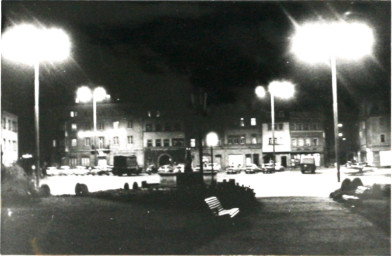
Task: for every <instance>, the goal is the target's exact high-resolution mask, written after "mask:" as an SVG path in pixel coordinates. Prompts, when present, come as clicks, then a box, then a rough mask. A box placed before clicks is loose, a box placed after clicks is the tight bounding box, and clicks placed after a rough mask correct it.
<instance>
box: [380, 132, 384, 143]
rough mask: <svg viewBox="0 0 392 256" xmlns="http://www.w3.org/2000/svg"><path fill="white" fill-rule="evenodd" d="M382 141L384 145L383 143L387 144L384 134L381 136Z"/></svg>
mask: <svg viewBox="0 0 392 256" xmlns="http://www.w3.org/2000/svg"><path fill="white" fill-rule="evenodd" d="M380 141H381V142H382V143H383V142H385V135H384V134H381V135H380Z"/></svg>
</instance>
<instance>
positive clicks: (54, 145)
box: [52, 140, 56, 148]
mask: <svg viewBox="0 0 392 256" xmlns="http://www.w3.org/2000/svg"><path fill="white" fill-rule="evenodd" d="M52 147H54V148H55V147H56V140H53V141H52Z"/></svg>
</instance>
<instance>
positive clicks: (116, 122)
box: [113, 121, 120, 129]
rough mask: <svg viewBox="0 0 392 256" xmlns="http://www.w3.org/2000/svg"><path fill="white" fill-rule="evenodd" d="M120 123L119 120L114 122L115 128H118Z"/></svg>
mask: <svg viewBox="0 0 392 256" xmlns="http://www.w3.org/2000/svg"><path fill="white" fill-rule="evenodd" d="M119 125H120V122H119V121H115V122H113V129H118V126H119Z"/></svg>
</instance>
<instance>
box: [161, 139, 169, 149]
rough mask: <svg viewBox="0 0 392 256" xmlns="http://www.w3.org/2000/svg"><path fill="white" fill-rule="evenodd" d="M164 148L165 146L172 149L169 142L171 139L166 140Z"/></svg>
mask: <svg viewBox="0 0 392 256" xmlns="http://www.w3.org/2000/svg"><path fill="white" fill-rule="evenodd" d="M163 146H164V147H170V141H169V139H164V140H163Z"/></svg>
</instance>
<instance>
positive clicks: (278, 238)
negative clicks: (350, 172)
mask: <svg viewBox="0 0 392 256" xmlns="http://www.w3.org/2000/svg"><path fill="white" fill-rule="evenodd" d="M165 205H166V206H165V207H160V206H151V205H148V204H140V203H137V202H125V201H121V202H119V201H116V200H114V199H113V198H112V199H110V200H108V199H101V198H93V197H50V198H43V199H41V201H40V202H35V203H34V202H32V203H30V204H28V205H19V206H11V205H9V206H3V207H2V216H1V217H2V219H1V224H2V226H1V229H2V230H1V235H2V236H1V254H346V255H353V254H360V255H369V254H372V255H374V254H377V255H390V233H388V228H389V226H388V228H385V226H384V225H383V222H385V225H390V219H388V220H382V221H380V220H379V219H377V218H376V221H375V220H374V219H373V220H372V219H370V218H368V217H369V216H367V217H366V212H365V213H363V212H362V213H361V212H359V211H355V210H353V209H350V208H349V207H347V206H345V205H343V204H341V203H338V202H335V201H333V200H331V199H328V198H316V197H291V198H290V197H285V198H261V199H258V201H257V204H256V206H255V207H254V208H253V209H252V210H251V211H248V212H247V213H245V214H242V215H240V216H238V217H239V218H238V220H237V221H236V223H235V225H231V224H230V223H224V224H223V225H222V223H220V224H219V223H216V222H215V221H214V219H213V218H211V216H210V215H208V214H206V213H207V212H206V211H205V209H192V210H190V209H184V208H181V209H179V208H176V207H167V204H165ZM169 205H170V204H169ZM383 207H389V210H390V204H389V206H388V205H387V204H385V206H383ZM382 210H384V211H385V212H389V210H388V209H387V208H385V209H382ZM370 215H372V214H370ZM387 216H388V215H387ZM384 217H385V216H384ZM388 221H389V224H388ZM226 224H227V225H226Z"/></svg>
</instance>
